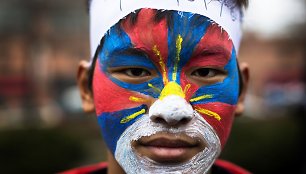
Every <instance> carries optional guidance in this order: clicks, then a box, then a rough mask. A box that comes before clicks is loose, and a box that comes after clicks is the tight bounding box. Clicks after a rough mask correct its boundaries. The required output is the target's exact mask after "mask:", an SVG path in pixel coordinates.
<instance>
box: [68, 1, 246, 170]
mask: <svg viewBox="0 0 306 174" xmlns="http://www.w3.org/2000/svg"><path fill="white" fill-rule="evenodd" d="M246 4H247V1H246V0H207V1H206V0H176V1H175V0H92V1H91V2H90V18H91V24H90V25H91V36H90V39H91V54H92V57H93V59H91V61H90V63H88V62H86V61H82V62H81V63H80V67H79V71H78V84H79V87H80V91H81V96H82V100H83V108H84V110H85V111H86V112H92V111H95V112H96V114H97V118H98V119H97V120H98V123H99V125H100V127H101V132H102V135H103V138H104V140H105V142H106V144H107V147H108V164H107V165H108V166H107V169H106V168H105V164H104V163H103V164H100V165H101V168H100V167H97V166H92V167H89V168H81V169H77V170H73V171H69V172H70V173H91V172H92V173H94V172H101V173H108V174H120V173H128V174H134V173H196V174H202V173H212V174H216V173H232V174H234V173H248V172H247V171H245V170H243V169H241V168H239V167H238V166H235V165H233V164H230V163H228V162H224V161H219V160H216V159H217V158H218V156H219V154H220V152H221V150H222V148H223V147H224V145H225V143H226V141H227V138H228V136H229V133H230V129H231V125H232V121H233V119H234V115H239V114H240V113H241V112H242V111H243V103H242V102H243V100H244V96H245V92H246V86H247V81H248V67H247V65H246V64H240V69H239V66H238V63H237V56H236V55H237V52H238V49H239V42H240V39H241V21H242V9H243V6H245V5H246ZM88 84H89V87H88ZM69 172H67V173H69Z"/></svg>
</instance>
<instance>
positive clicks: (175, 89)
mask: <svg viewBox="0 0 306 174" xmlns="http://www.w3.org/2000/svg"><path fill="white" fill-rule="evenodd" d="M182 42H183V38H182V36H181V35H178V36H177V39H176V57H175V62H174V67H173V72H172V74H171V76H172V81H170V80H169V78H168V74H167V67H166V65H165V63H164V58H163V56H162V54H161V52H160V51H159V49H158V46H157V45H154V46H153V48H152V51H153V52H154V54H155V55H156V56H157V57H158V58H159V61H158V65H159V69H160V70H161V74H162V78H163V83H164V88H163V89H160V88H158V87H156V86H154V85H153V84H151V83H148V86H149V87H150V88H152V89H153V90H154V91H155V92H157V93H159V100H162V99H163V98H165V97H167V96H169V95H178V96H180V97H182V98H186V97H185V96H186V94H187V92H188V90H189V89H190V87H191V84H187V85H186V86H185V87H184V90H183V89H182V87H181V86H180V85H179V84H178V83H177V81H178V77H177V74H178V65H179V62H180V54H181V50H182ZM213 97H214V96H213V95H212V94H205V95H200V96H195V97H194V98H191V99H190V100H189V102H190V103H191V104H192V103H194V102H199V101H203V100H206V99H212V98H213ZM129 100H130V101H132V102H136V103H148V102H149V99H146V98H143V97H135V96H130V97H129ZM194 110H195V111H197V112H199V113H200V114H204V115H206V116H209V117H213V118H215V119H216V120H218V121H220V120H221V116H220V115H219V114H217V113H216V112H213V111H211V110H209V109H206V108H202V107H199V106H195V107H194ZM146 112H147V111H146V109H140V110H139V111H136V112H135V113H133V114H131V115H128V116H126V117H124V118H122V119H121V121H120V123H121V124H125V123H128V122H130V121H131V120H133V119H135V118H137V117H138V116H141V115H143V114H145V113H146Z"/></svg>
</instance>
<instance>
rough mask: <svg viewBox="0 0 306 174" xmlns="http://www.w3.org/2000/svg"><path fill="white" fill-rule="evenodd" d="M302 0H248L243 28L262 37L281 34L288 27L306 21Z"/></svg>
mask: <svg viewBox="0 0 306 174" xmlns="http://www.w3.org/2000/svg"><path fill="white" fill-rule="evenodd" d="M304 2H305V1H303V0H250V6H249V8H248V10H247V13H246V16H245V24H244V25H245V27H244V28H245V29H246V30H252V31H255V32H257V33H260V34H261V35H262V36H264V37H274V36H279V35H282V34H283V33H284V32H286V31H288V28H289V27H290V26H292V25H294V24H297V23H303V22H305V21H306V12H305V4H304Z"/></svg>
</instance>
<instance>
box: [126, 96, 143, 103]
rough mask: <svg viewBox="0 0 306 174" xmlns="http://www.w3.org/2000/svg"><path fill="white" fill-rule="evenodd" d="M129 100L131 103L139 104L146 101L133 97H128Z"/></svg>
mask: <svg viewBox="0 0 306 174" xmlns="http://www.w3.org/2000/svg"><path fill="white" fill-rule="evenodd" d="M129 100H130V101H133V102H139V103H143V102H146V101H147V100H146V99H143V98H138V97H134V96H130V98H129Z"/></svg>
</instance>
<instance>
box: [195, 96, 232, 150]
mask: <svg viewBox="0 0 306 174" xmlns="http://www.w3.org/2000/svg"><path fill="white" fill-rule="evenodd" d="M194 108H205V109H206V110H209V111H212V112H213V113H216V114H217V115H215V114H211V113H200V111H198V112H199V113H200V114H201V115H202V116H203V118H204V119H205V120H206V121H207V122H208V123H209V124H210V125H211V126H212V127H213V129H214V130H215V131H216V133H217V135H218V137H219V138H220V142H221V145H222V147H224V145H225V143H226V141H227V139H228V136H229V133H230V131H231V128H232V123H233V120H234V112H235V108H236V106H235V105H230V104H226V103H221V102H213V103H206V104H197V105H196V106H194ZM196 110H197V109H196Z"/></svg>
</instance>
